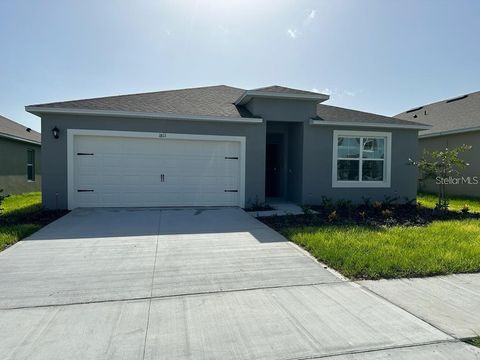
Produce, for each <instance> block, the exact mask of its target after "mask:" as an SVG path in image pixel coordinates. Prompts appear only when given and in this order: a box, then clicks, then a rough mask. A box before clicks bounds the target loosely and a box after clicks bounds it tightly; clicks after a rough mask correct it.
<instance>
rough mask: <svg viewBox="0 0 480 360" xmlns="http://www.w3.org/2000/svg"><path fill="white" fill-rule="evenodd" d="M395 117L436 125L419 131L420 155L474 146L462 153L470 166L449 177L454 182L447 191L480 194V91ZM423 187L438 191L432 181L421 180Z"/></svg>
mask: <svg viewBox="0 0 480 360" xmlns="http://www.w3.org/2000/svg"><path fill="white" fill-rule="evenodd" d="M395 117H396V118H398V119H403V120H412V121H419V122H421V123H425V124H430V125H432V128H430V129H428V130H424V131H420V133H419V138H420V140H419V150H420V151H419V154H420V155H422V154H423V152H424V150H429V151H433V150H444V149H446V148H450V149H451V148H455V147H458V146H461V145H462V144H466V145H471V146H472V149H471V150H469V151H467V152H465V153H463V154H462V155H461V156H462V158H463V159H465V160H466V161H467V162H468V163H469V164H470V166H468V167H467V168H465V169H464V170H462V171H461V174H460V175H459V176H453V179H450V180H449V181H450V183H451V185H447V191H448V193H450V194H454V195H473V196H480V183H479V181H480V145H479V144H480V91H478V92H474V93H471V94H467V95H462V96H458V97H455V98H452V99H448V100H442V101H439V102H436V103H433V104H428V105H423V106H419V107H416V108H414V109H411V110H408V111H406V112H404V113H401V114H398V115H396V116H395ZM462 177H463V179H462ZM420 187H421V189H422V190H425V191H430V192H431V191H436V190H437V188H438V185H436V183H435V181H434V180H429V181H421V182H420Z"/></svg>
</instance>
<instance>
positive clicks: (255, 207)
mask: <svg viewBox="0 0 480 360" xmlns="http://www.w3.org/2000/svg"><path fill="white" fill-rule="evenodd" d="M248 203H249V206H248V207H246V208H245V211H267V210H273V208H272V207H271V206H270V205H268V204H267V203H264V202H261V201H260V200H258V196H256V197H255V201H254V202H252V201H249V202H248Z"/></svg>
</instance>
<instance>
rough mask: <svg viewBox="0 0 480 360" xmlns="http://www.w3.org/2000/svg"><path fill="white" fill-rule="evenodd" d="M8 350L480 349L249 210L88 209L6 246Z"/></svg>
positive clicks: (232, 355) (430, 354)
mask: <svg viewBox="0 0 480 360" xmlns="http://www.w3.org/2000/svg"><path fill="white" fill-rule="evenodd" d="M0 339H1V340H0V344H1V346H0V359H42V360H46V359H48V360H53V359H62V360H63V359H65V358H68V359H82V360H84V359H168V360H172V359H265V360H270V359H272V360H273V359H284V360H288V359H292V360H293V359H297V360H298V359H307V358H308V359H313V358H319V357H322V358H325V357H327V358H328V357H332V356H335V359H339V358H340V359H379V358H384V357H386V356H390V358H392V359H407V358H408V359H435V358H438V359H443V358H445V359H447V358H448V359H456V358H458V359H460V358H461V359H478V358H479V357H480V350H479V349H476V348H474V347H472V346H469V345H466V344H463V343H461V342H459V341H457V340H456V339H455V338H454V337H452V336H450V335H449V334H446V333H445V332H444V331H442V330H439V329H437V328H435V327H434V326H431V325H429V324H428V323H426V322H424V321H422V320H421V319H419V318H418V317H417V316H414V315H412V314H410V313H409V312H407V311H404V310H402V309H401V308H399V307H398V306H396V305H394V304H392V303H391V302H390V301H387V300H384V299H382V298H381V297H379V296H377V295H375V294H373V293H372V292H371V291H368V290H366V289H365V288H363V287H361V286H359V285H357V284H355V283H351V282H348V281H344V279H342V278H340V277H338V276H336V275H335V273H333V272H331V271H329V270H328V269H325V268H324V267H323V266H321V264H319V263H317V262H316V261H315V260H314V259H313V258H312V257H311V256H309V255H308V254H306V253H305V252H304V251H303V250H302V249H300V248H298V247H297V246H296V245H294V244H292V243H290V242H288V241H286V240H285V239H284V238H283V237H282V236H280V235H279V234H278V233H276V232H275V231H273V230H271V229H270V228H268V227H266V226H265V225H264V224H262V223H260V222H259V221H257V220H256V219H254V218H252V217H251V216H249V215H248V214H246V213H245V212H243V211H242V210H240V209H235V208H211V209H95V210H93V209H82V210H75V211H73V212H72V213H70V214H69V215H67V216H65V217H64V218H62V219H60V220H58V221H57V222H55V223H52V224H51V225H49V226H47V227H46V228H44V229H42V230H41V231H39V232H38V233H36V234H34V235H33V236H32V237H30V238H29V239H27V240H25V241H22V242H20V243H18V244H16V245H14V246H12V247H11V248H9V249H7V250H6V251H4V252H2V253H0Z"/></svg>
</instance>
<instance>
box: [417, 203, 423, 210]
mask: <svg viewBox="0 0 480 360" xmlns="http://www.w3.org/2000/svg"><path fill="white" fill-rule="evenodd" d="M421 208H423V204H422V202H421V201H417V209H418V210H420V209H421Z"/></svg>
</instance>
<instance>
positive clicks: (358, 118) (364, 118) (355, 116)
mask: <svg viewBox="0 0 480 360" xmlns="http://www.w3.org/2000/svg"><path fill="white" fill-rule="evenodd" d="M317 116H318V119H319V120H324V121H332V122H345V123H361V124H368V123H378V124H390V125H407V126H408V125H412V126H415V125H419V126H421V125H424V124H422V123H418V122H414V121H407V120H401V119H397V118H393V117H389V116H383V115H378V114H372V113H368V112H363V111H358V110H352V109H346V108H341V107H337V106H331V105H324V104H318V105H317Z"/></svg>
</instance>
